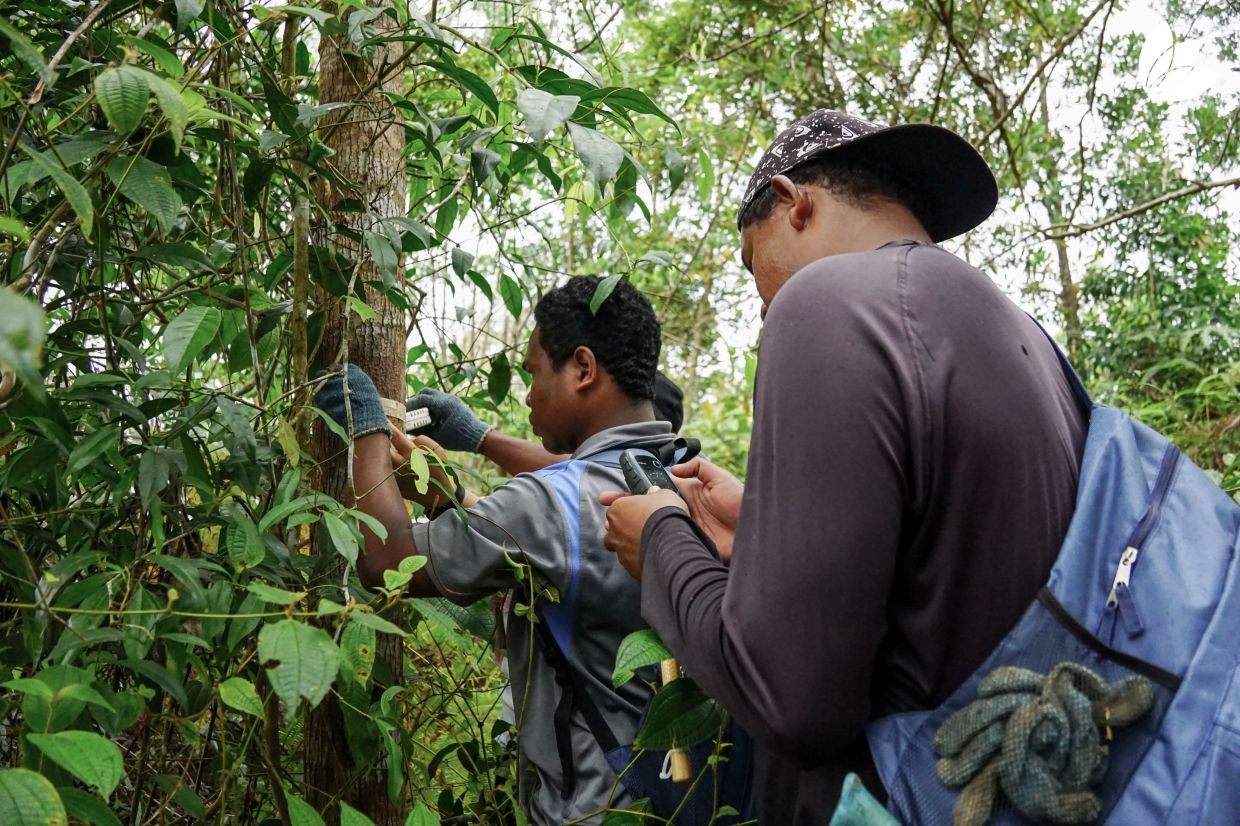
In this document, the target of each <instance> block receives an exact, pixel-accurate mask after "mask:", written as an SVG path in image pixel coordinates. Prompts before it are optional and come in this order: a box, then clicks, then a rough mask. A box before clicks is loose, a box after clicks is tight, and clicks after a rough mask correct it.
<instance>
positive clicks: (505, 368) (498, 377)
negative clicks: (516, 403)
mask: <svg viewBox="0 0 1240 826" xmlns="http://www.w3.org/2000/svg"><path fill="white" fill-rule="evenodd" d="M511 387H512V365H510V364H509V363H508V354H507V353H500V354H499V355H498V356H496V357H495V358H494V359H492V360H491V375H490V376H489V377H488V378H487V393H488V394H489V395H490V396H491V401H493V402H495V403H496V404H501V403H502V402H503V401H504V399H506V398H507V397H508V390H509V389H510V388H511Z"/></svg>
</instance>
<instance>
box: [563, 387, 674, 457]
mask: <svg viewBox="0 0 1240 826" xmlns="http://www.w3.org/2000/svg"><path fill="white" fill-rule="evenodd" d="M597 410H598V412H597V413H596V414H595V415H594V416H592V417H590V420H589V421H588V422H587V423H586V424H585V425H584V426H583V427H582V429H581V437H580V438H579V439H578V440H577V447H580V446H581V445H583V444H585V442H586V440H587V439H590V438H593V437H594V436H596V435H597V434H599V433H602V432H603V431H604V430H610V429H611V428H613V427H621V426H622V425H626V424H641V423H643V422H653V421H654V420H655V416H654V402H652V401H650V400H645V401H633V400H631V399H629V398H628V397H622V398H619V399H612V400H608V401H607V402H604V403H600V404H599V405H598V406H597ZM574 449H576V448H574Z"/></svg>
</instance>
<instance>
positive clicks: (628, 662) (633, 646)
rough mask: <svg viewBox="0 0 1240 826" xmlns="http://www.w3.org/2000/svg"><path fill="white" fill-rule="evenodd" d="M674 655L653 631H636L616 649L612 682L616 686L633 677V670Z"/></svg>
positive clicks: (645, 629) (657, 662) (655, 663)
mask: <svg viewBox="0 0 1240 826" xmlns="http://www.w3.org/2000/svg"><path fill="white" fill-rule="evenodd" d="M671 656H672V652H670V651H668V650H667V646H665V645H664V644H663V642H662V641H661V640H660V639H659V638H658V637H657V636H656V635H655V633H654V632H653V631H651V630H650V629H648V628H644V629H642V630H641V631H634V632H633V633H631V634H629V635H628V636H627V637H625V638H624V639H623V640H621V641H620V648H619V649H618V650H617V651H616V667H615V670H614V671H613V672H612V675H611V684H612V685H613V686H615V687H616V688H619V687H620V686H622V685H624V684H625V683H627V682H628V681H629V680H631V679H633V672H634V671H636V670H637V669H639V668H645V667H646V666H648V665H657V664H659V663H661V662H663V661H664V660H666V659H668V658H669V657H671Z"/></svg>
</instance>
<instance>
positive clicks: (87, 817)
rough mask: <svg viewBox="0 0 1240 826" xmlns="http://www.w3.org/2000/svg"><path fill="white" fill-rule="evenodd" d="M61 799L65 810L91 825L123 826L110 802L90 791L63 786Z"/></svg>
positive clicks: (76, 818)
mask: <svg viewBox="0 0 1240 826" xmlns="http://www.w3.org/2000/svg"><path fill="white" fill-rule="evenodd" d="M57 791H59V792H60V799H61V800H63V801H64V804H65V811H66V812H68V814H69V817H71V818H73V819H74V820H80V821H81V822H83V823H87V824H90V826H121V820H120V818H118V817H117V816H116V815H115V814H113V813H112V810H111V809H109V808H108V804H107V803H104V802H103V801H102V800H100V799H99V798H97V797H95V796H94V795H93V794H90V793H89V792H85V791H83V790H81V789H75V788H72V787H70V786H61V787H60V788H59V789H58V790H57Z"/></svg>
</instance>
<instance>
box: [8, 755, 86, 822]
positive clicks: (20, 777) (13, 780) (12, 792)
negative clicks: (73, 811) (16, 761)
mask: <svg viewBox="0 0 1240 826" xmlns="http://www.w3.org/2000/svg"><path fill="white" fill-rule="evenodd" d="M0 823H3V824H4V826H68V823H69V818H68V816H67V815H66V814H65V807H64V804H63V803H61V802H60V795H58V794H57V793H56V787H55V786H53V785H52V784H51V782H50V781H48V779H47V778H46V777H44V776H43V775H41V774H36V773H35V772H32V771H30V770H29V769H0Z"/></svg>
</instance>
